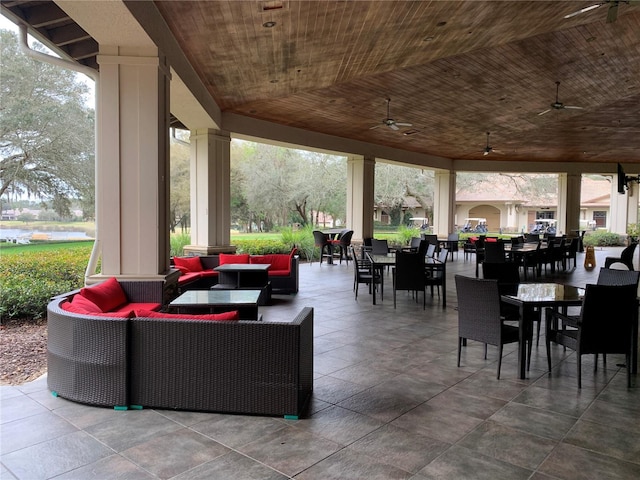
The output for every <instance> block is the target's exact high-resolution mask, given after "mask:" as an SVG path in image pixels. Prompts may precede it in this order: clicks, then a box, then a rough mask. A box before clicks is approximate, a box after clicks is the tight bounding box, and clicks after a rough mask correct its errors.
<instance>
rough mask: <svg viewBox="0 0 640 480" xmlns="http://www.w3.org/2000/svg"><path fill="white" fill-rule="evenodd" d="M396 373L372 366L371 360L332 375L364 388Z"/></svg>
mask: <svg viewBox="0 0 640 480" xmlns="http://www.w3.org/2000/svg"><path fill="white" fill-rule="evenodd" d="M396 375H397V372H392V371H390V370H383V369H380V368H375V367H372V365H371V363H370V362H362V363H358V364H357V365H351V366H349V367H346V368H343V369H341V370H338V371H335V372H333V373H332V374H331V376H332V377H335V378H337V379H340V380H344V381H345V382H349V383H351V384H356V385H360V386H361V387H362V388H363V389H364V388H369V387H374V386H376V385H379V384H380V383H382V382H384V381H385V380H389V379H390V378H393V377H395V376H396Z"/></svg>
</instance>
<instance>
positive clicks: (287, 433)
mask: <svg viewBox="0 0 640 480" xmlns="http://www.w3.org/2000/svg"><path fill="white" fill-rule="evenodd" d="M340 448H341V446H340V445H339V444H337V443H335V442H331V441H329V440H327V439H325V438H322V437H320V436H318V435H312V434H310V433H307V432H303V431H301V430H298V429H294V428H288V429H285V430H281V431H278V432H275V433H272V434H270V435H267V436H264V437H262V438H260V439H258V440H256V441H254V442H252V443H249V444H247V445H244V446H243V447H240V448H238V449H237V450H238V451H240V452H241V453H244V454H245V455H248V456H250V457H252V458H254V459H255V460H257V461H259V462H262V463H264V464H265V465H267V466H269V467H271V468H273V469H275V470H277V471H279V472H282V473H284V474H286V475H289V476H295V475H297V474H298V473H300V472H302V471H304V470H306V469H307V468H309V467H310V466H311V465H314V464H316V463H318V462H319V461H321V460H322V459H324V458H326V457H328V456H330V455H332V454H333V453H335V452H337V451H338V450H340Z"/></svg>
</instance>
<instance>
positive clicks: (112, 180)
mask: <svg viewBox="0 0 640 480" xmlns="http://www.w3.org/2000/svg"><path fill="white" fill-rule="evenodd" d="M98 63H99V64H100V82H99V89H98V91H97V92H96V95H97V96H98V98H97V101H98V103H99V105H98V108H97V112H98V114H99V118H98V119H97V120H96V121H97V122H98V125H99V130H98V133H97V142H98V146H97V147H98V158H99V159H100V162H99V165H98V167H97V170H98V171H97V172H96V204H97V210H96V222H97V226H98V228H97V231H98V237H97V241H98V244H99V246H100V249H101V258H102V273H101V275H94V276H92V277H91V279H92V280H95V281H98V280H101V279H102V278H104V277H105V276H117V277H126V278H140V279H144V280H146V279H159V278H164V276H165V275H166V274H167V272H168V271H169V136H168V132H169V83H170V72H169V66H168V65H167V64H166V60H165V58H164V56H163V55H161V54H159V53H158V51H157V49H156V48H138V49H131V48H130V49H127V50H126V51H120V49H119V47H109V46H106V47H105V46H101V47H100V55H98ZM89 283H91V281H89Z"/></svg>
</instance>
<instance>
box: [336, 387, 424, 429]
mask: <svg viewBox="0 0 640 480" xmlns="http://www.w3.org/2000/svg"><path fill="white" fill-rule="evenodd" d="M423 401H424V400H416V399H415V398H411V397H409V396H407V395H404V394H403V393H402V392H399V391H397V390H390V389H389V388H387V387H385V386H383V385H379V386H377V387H373V388H370V389H368V390H365V391H363V392H361V393H359V394H357V395H354V396H352V397H350V398H348V399H347V400H344V401H343V402H340V403H339V404H338V406H340V407H344V408H347V409H349V410H353V411H355V412H358V413H362V414H364V415H368V416H370V417H373V418H375V419H377V420H380V421H382V422H390V421H391V420H393V419H394V418H397V417H399V416H400V415H402V414H403V413H406V412H408V411H409V410H411V409H413V408H415V407H416V406H417V405H419V404H420V403H422V402H423Z"/></svg>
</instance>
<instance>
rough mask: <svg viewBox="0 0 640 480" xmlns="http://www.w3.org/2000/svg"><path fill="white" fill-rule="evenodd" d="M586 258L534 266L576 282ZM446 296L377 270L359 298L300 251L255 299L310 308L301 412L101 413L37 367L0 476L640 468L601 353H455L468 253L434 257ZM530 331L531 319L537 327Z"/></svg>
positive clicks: (365, 474) (636, 417)
mask: <svg viewBox="0 0 640 480" xmlns="http://www.w3.org/2000/svg"><path fill="white" fill-rule="evenodd" d="M621 250H622V248H608V249H603V250H597V251H596V253H597V265H598V267H597V268H596V269H594V270H593V271H591V272H587V271H585V270H584V268H583V266H582V265H583V262H584V254H578V258H577V268H576V269H575V270H574V271H571V272H557V273H556V274H555V275H553V276H551V275H548V276H546V277H545V279H552V280H556V281H559V282H562V283H569V284H573V285H578V286H583V285H584V284H585V283H588V282H595V280H596V278H597V275H598V269H599V267H600V266H603V265H604V258H605V257H606V256H610V255H614V254H617V253H619V252H620V251H621ZM447 267H448V268H447V275H448V277H449V280H450V281H448V282H447V288H448V292H447V295H448V297H447V307H446V309H443V308H442V306H441V303H440V301H439V300H438V296H437V294H436V296H435V297H434V298H433V299H432V298H431V297H430V296H429V295H428V296H427V308H426V310H423V309H422V301H420V302H418V303H416V302H415V301H414V300H413V299H412V298H411V297H410V296H408V295H407V294H406V292H399V293H398V299H397V308H396V309H394V308H393V294H392V290H391V276H390V275H389V276H388V277H385V292H384V300H383V301H380V299H379V298H378V304H377V305H372V302H371V297H370V295H368V294H367V292H366V288H363V287H362V286H361V288H360V292H359V295H358V300H357V301H356V300H354V295H353V292H352V284H353V263H352V262H350V263H349V266H348V267H347V266H346V264H344V263H343V264H341V265H340V264H337V265H334V266H328V265H326V264H323V265H322V266H320V264H319V263H318V262H314V263H313V264H311V265H309V264H302V265H300V292H299V294H297V295H295V296H275V297H274V302H273V303H274V304H273V305H272V306H269V307H261V313H262V314H263V317H264V321H269V320H272V319H277V318H279V316H280V315H282V314H283V312H286V313H285V314H284V315H286V317H289V318H291V317H292V315H291V313H293V312H298V311H299V310H300V309H301V308H302V307H303V306H312V307H314V308H315V327H314V329H315V344H314V349H315V352H314V354H315V357H314V372H315V385H314V393H313V400H312V404H311V406H310V409H309V412H308V414H307V415H306V416H305V418H303V419H301V420H285V419H283V418H273V417H253V416H244V415H226V414H225V415H221V414H215V413H195V412H179V411H167V410H153V409H145V410H142V411H136V410H129V411H124V412H123V411H114V410H111V409H107V408H98V407H90V406H86V405H80V404H76V403H73V402H70V401H67V400H64V399H61V398H55V397H53V396H52V395H51V393H50V392H49V391H48V390H47V388H46V378H40V379H38V380H36V381H34V382H31V383H29V384H25V385H22V386H18V387H7V386H3V387H1V388H0V392H1V401H2V409H1V422H2V423H1V441H2V443H1V447H0V454H1V456H0V461H1V463H2V465H1V469H0V476H1V477H2V478H3V479H14V478H15V479H28V480H32V479H49V478H56V479H65V480H68V479H83V480H84V479H91V478H94V479H110V478H129V479H153V478H163V479H169V478H170V479H212V478H216V479H217V478H220V479H222V478H225V479H231V478H233V479H234V480H235V479H261V480H263V479H285V478H297V479H323V480H327V479H341V480H343V479H362V478H366V479H385V480H386V479H414V480H423V479H430V478H438V479H449V478H450V479H461V478H490V479H509V480H511V479H527V478H535V479H545V478H558V479H575V478H580V479H587V478H593V479H603V478H639V477H640V432H639V431H638V425H639V424H640V390H639V389H638V388H637V385H638V378H637V376H635V375H634V376H632V382H633V388H631V389H627V388H626V372H625V370H624V368H620V367H618V366H617V364H619V363H622V362H624V358H623V357H622V356H615V355H610V356H609V357H608V361H607V367H606V368H604V367H603V366H602V364H600V365H599V367H598V371H597V372H595V373H594V372H593V368H592V366H593V363H592V362H593V358H592V356H585V357H584V359H583V363H584V364H585V365H584V366H583V378H582V381H583V387H582V389H581V390H578V388H577V382H576V363H575V354H574V352H573V351H571V350H567V351H566V352H565V351H563V349H562V348H561V347H554V350H553V365H554V370H553V372H552V374H551V375H550V376H549V375H548V373H547V371H546V370H547V367H546V350H545V347H544V341H543V340H542V339H541V341H540V346H539V347H537V348H536V347H535V345H534V347H533V354H532V360H531V370H530V371H529V372H528V377H527V379H525V380H520V379H518V378H517V376H518V375H517V363H518V362H517V345H516V344H513V345H506V346H505V354H504V359H503V364H502V373H501V379H500V380H496V378H495V373H496V362H497V359H498V358H497V355H498V351H497V348H495V347H489V353H488V358H487V360H484V357H483V346H482V345H481V344H479V343H477V342H469V345H468V346H467V347H466V348H465V349H463V354H462V355H463V356H462V362H461V367H460V368H457V367H456V352H457V350H456V349H457V313H456V306H457V301H456V294H455V283H454V281H453V275H455V274H456V273H461V274H464V275H469V276H474V271H475V261H473V260H467V261H464V255H462V252H460V255H459V256H458V257H457V258H456V260H455V261H453V262H449V263H448V264H447ZM543 332H544V329H543Z"/></svg>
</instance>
